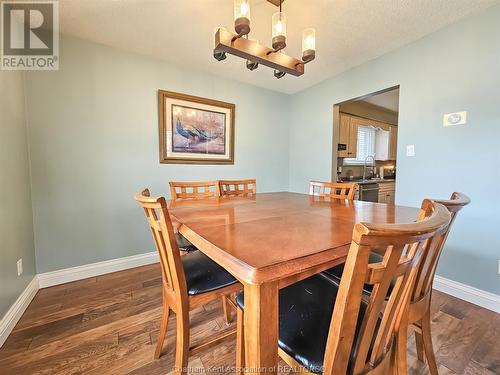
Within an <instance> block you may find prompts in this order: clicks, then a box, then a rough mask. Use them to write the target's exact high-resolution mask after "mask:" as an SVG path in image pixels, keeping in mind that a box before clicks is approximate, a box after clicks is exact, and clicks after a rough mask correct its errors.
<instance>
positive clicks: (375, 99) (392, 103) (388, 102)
mask: <svg viewBox="0 0 500 375" xmlns="http://www.w3.org/2000/svg"><path fill="white" fill-rule="evenodd" d="M363 101H364V102H368V103H371V104H375V105H378V106H379V107H383V108H386V109H390V110H391V111H394V112H398V109H399V89H396V90H391V91H386V92H383V93H381V94H377V95H373V96H370V97H368V98H366V99H363Z"/></svg>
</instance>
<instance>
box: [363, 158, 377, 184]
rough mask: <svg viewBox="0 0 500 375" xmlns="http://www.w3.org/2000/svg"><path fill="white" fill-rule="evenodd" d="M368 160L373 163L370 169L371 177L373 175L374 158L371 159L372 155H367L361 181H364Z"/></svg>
mask: <svg viewBox="0 0 500 375" xmlns="http://www.w3.org/2000/svg"><path fill="white" fill-rule="evenodd" d="M368 159H372V161H373V166H372V167H371V168H372V175H373V167H374V165H375V158H374V157H373V155H368V156H367V157H366V158H365V162H364V164H363V180H366V164H367V163H368Z"/></svg>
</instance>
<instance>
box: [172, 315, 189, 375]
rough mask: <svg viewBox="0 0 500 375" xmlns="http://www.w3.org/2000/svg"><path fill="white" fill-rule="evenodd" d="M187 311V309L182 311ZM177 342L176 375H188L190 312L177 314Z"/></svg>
mask: <svg viewBox="0 0 500 375" xmlns="http://www.w3.org/2000/svg"><path fill="white" fill-rule="evenodd" d="M182 310H187V309H182ZM176 318H177V341H176V347H175V368H174V373H175V374H186V373H187V365H188V358H189V311H183V312H182V311H181V312H179V313H178V314H177V316H176Z"/></svg>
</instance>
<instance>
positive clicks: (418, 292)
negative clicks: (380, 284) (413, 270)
mask: <svg viewBox="0 0 500 375" xmlns="http://www.w3.org/2000/svg"><path fill="white" fill-rule="evenodd" d="M433 202H436V203H440V204H442V205H443V206H445V207H446V208H447V209H448V211H449V212H450V214H451V223H450V225H449V226H448V230H447V231H446V232H445V233H443V234H442V235H441V236H440V239H439V241H436V242H435V244H434V246H433V247H429V248H427V249H426V253H425V254H423V257H424V259H423V261H422V262H421V263H420V267H419V270H418V272H417V277H416V280H415V287H414V290H413V293H412V297H411V302H412V303H417V302H418V301H421V300H423V299H424V298H426V297H427V298H430V293H431V291H432V283H433V281H434V276H435V274H436V269H437V265H438V262H439V258H440V257H441V253H442V251H443V248H444V245H445V243H446V239H447V238H448V234H449V233H450V229H451V226H452V224H453V223H454V221H455V219H456V217H457V213H458V212H459V211H460V210H461V209H462V208H464V207H465V206H467V205H468V204H469V203H470V198H469V197H468V196H467V195H465V194H462V193H457V192H455V193H453V194H452V195H451V198H450V199H449V200H438V199H432V200H431V199H425V200H424V201H423V202H422V211H424V212H426V213H428V212H429V211H430V210H431V209H432V205H433Z"/></svg>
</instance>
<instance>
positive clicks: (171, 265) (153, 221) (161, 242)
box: [134, 189, 187, 304]
mask: <svg viewBox="0 0 500 375" xmlns="http://www.w3.org/2000/svg"><path fill="white" fill-rule="evenodd" d="M134 198H135V200H136V201H137V202H138V203H139V205H140V206H141V207H142V208H143V209H144V213H145V214H146V218H147V220H148V223H149V227H150V229H151V234H152V235H153V240H154V243H155V246H156V250H158V254H159V255H160V265H161V271H162V279H163V290H164V297H165V298H167V299H170V300H171V302H174V301H172V299H173V298H175V299H177V301H181V302H182V301H187V286H186V277H185V275H184V268H183V265H182V261H181V253H180V251H179V248H178V247H177V242H176V240H175V236H174V228H173V226H172V221H171V220H170V215H169V212H168V209H167V202H166V200H165V198H164V197H150V193H149V190H148V189H144V190H143V191H142V192H139V193H137V194H135V197H134ZM178 303H179V302H177V304H178Z"/></svg>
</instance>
